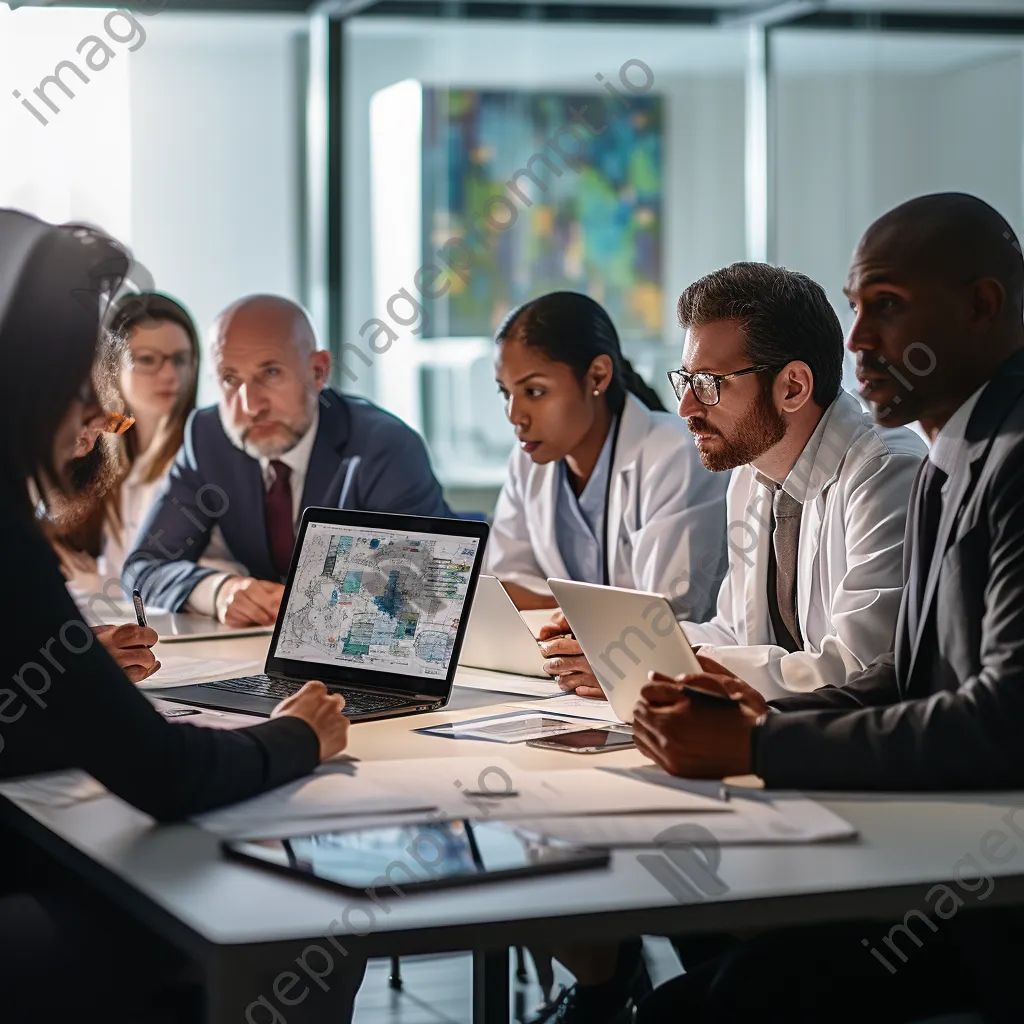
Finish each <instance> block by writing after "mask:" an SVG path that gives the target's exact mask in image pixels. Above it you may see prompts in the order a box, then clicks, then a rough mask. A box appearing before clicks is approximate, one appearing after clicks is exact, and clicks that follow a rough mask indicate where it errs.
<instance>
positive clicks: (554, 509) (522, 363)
mask: <svg viewBox="0 0 1024 1024" xmlns="http://www.w3.org/2000/svg"><path fill="white" fill-rule="evenodd" d="M496 345H497V350H496V355H495V376H496V379H497V382H498V390H499V392H500V393H501V395H502V397H503V399H504V401H505V412H506V415H507V416H508V419H509V422H510V423H511V424H512V426H513V427H514V428H515V433H516V442H517V446H516V449H515V451H513V453H512V455H511V458H510V459H509V466H508V478H507V479H506V481H505V485H504V487H503V488H502V491H501V496H500V497H499V499H498V504H497V508H496V509H495V514H494V524H493V526H492V529H491V535H490V539H489V540H488V549H487V559H486V565H487V571H488V572H490V573H492V574H493V575H495V576H497V577H498V579H500V580H501V581H502V583H503V584H504V585H505V588H506V589H507V590H508V592H509V594H510V596H511V597H512V599H513V600H514V601H515V603H516V605H517V606H518V607H519V608H520V609H523V610H525V609H530V608H553V607H555V604H556V602H555V600H554V598H553V597H552V595H551V591H550V589H549V588H548V585H547V582H546V581H547V579H548V578H549V577H559V578H563V579H574V580H578V581H581V582H588V583H599V584H610V585H612V586H618V587H629V588H632V589H638V590H649V591H654V592H657V593H663V594H665V595H666V596H668V597H669V598H670V599H671V600H672V602H673V606H674V608H675V609H676V612H677V614H679V615H685V617H687V618H690V619H693V620H696V621H702V620H704V619H706V618H707V617H708V616H710V614H711V613H712V612H713V610H714V607H715V596H716V594H717V591H718V584H719V582H720V580H721V579H722V577H723V576H724V575H725V565H726V520H725V492H726V487H727V485H728V474H724V473H719V474H714V473H710V472H708V471H707V470H706V469H704V467H703V466H702V465H701V462H700V458H699V456H698V452H697V449H696V446H695V445H694V443H693V440H692V439H691V437H690V433H689V431H688V430H687V427H686V423H685V422H684V421H683V420H681V419H680V418H679V417H678V416H676V415H674V414H671V413H668V412H665V411H664V408H663V406H662V405H661V402H660V401H659V400H658V396H657V395H656V394H655V393H654V392H653V391H652V390H651V388H650V387H648V386H647V385H646V384H645V383H644V381H643V380H642V379H641V378H640V377H639V376H638V375H637V374H636V372H635V371H634V370H633V368H632V367H631V366H630V365H629V363H628V361H627V360H626V359H624V358H623V356H622V351H621V349H620V347H619V338H618V334H617V333H616V330H615V327H614V325H613V324H612V322H611V319H610V318H609V316H608V314H607V313H606V312H605V310H604V309H603V308H602V307H601V306H600V305H599V304H598V303H596V302H595V301H594V300H593V299H590V298H588V297H587V296H585V295H580V294H578V293H575V292H553V293H551V294H549V295H544V296H542V297H541V298H539V299H534V300H533V301H531V302H527V303H526V304H525V305H523V306H520V307H519V308H518V309H516V310H514V311H513V312H512V313H510V314H509V316H508V317H507V318H506V320H505V322H504V323H503V324H502V325H501V327H500V328H499V330H498V333H497V337H496ZM697 565H700V566H701V569H700V571H695V572H694V580H693V583H692V584H691V581H690V570H691V566H697Z"/></svg>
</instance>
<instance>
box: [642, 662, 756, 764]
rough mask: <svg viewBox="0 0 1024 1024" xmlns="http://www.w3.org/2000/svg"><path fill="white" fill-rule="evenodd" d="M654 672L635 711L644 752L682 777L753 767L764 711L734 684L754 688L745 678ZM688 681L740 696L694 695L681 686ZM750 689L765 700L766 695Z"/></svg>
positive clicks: (726, 694) (698, 685) (693, 684)
mask: <svg viewBox="0 0 1024 1024" xmlns="http://www.w3.org/2000/svg"><path fill="white" fill-rule="evenodd" d="M708 660H709V661H710V659H708ZM650 678H651V681H650V682H649V683H648V684H647V685H646V686H645V687H644V688H643V690H641V691H640V700H639V701H638V702H637V705H636V708H635V709H634V711H633V742H634V743H635V744H636V746H637V749H638V750H639V751H640V752H641V753H642V754H643V755H644V756H645V757H648V758H650V759H651V760H652V761H654V762H655V763H656V764H659V765H661V767H662V768H664V769H665V771H667V772H668V773H669V774H670V775H678V776H681V777H683V778H691V779H721V778H725V777H726V776H727V775H747V774H749V773H750V771H751V764H750V735H751V732H752V730H753V728H754V723H755V722H756V721H757V720H758V718H760V717H761V714H763V711H760V710H757V709H756V707H755V705H756V702H755V701H753V700H752V699H750V698H749V695H748V694H747V693H746V692H745V691H740V690H738V689H736V687H735V684H736V683H741V684H742V686H743V687H746V688H747V689H750V688H749V687H747V686H746V683H742V680H738V679H736V677H735V676H729V675H718V674H711V673H708V672H703V673H700V674H699V675H698V674H694V675H681V676H676V678H675V679H672V678H671V677H669V676H666V675H662V674H661V673H659V672H652V673H651V677H650ZM684 685H689V686H696V687H700V688H701V689H704V690H711V691H713V692H715V693H720V694H723V695H724V696H733V697H736V698H738V699H737V700H736V707H735V708H719V707H713V706H710V705H708V704H704V703H699V702H695V701H692V700H690V698H689V697H687V696H686V695H685V694H684V693H683V692H682V687H683V686H684ZM752 692H753V693H755V694H756V695H757V697H758V698H759V700H760V701H761V703H762V704H764V698H762V697H761V695H760V694H758V693H757V691H756V690H754V691H752ZM764 707H765V709H767V705H766V704H765V705H764Z"/></svg>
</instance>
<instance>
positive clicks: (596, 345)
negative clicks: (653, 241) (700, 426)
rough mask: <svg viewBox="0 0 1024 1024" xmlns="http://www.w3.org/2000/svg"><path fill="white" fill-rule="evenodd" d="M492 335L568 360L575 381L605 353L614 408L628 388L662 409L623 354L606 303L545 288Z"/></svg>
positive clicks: (619, 405) (618, 406) (622, 401)
mask: <svg viewBox="0 0 1024 1024" xmlns="http://www.w3.org/2000/svg"><path fill="white" fill-rule="evenodd" d="M494 340H495V342H496V343H498V344H500V343H502V342H504V341H521V342H522V343H523V344H524V345H529V346H531V347H533V348H539V349H541V350H542V351H543V352H544V354H545V355H546V356H547V357H548V359H550V360H552V362H556V363H565V364H566V365H567V366H569V367H570V368H571V369H572V371H573V373H574V374H575V375H576V379H577V380H579V381H582V380H583V378H584V377H585V376H586V375H587V371H588V370H589V369H590V364H591V363H592V362H593V361H594V360H595V359H596V358H597V357H598V356H608V358H609V359H611V361H612V381H611V384H609V385H608V390H607V391H606V392H605V396H606V398H607V400H608V405H609V407H610V408H611V410H612V412H613V413H615V414H616V415H619V414H621V412H622V408H623V406H624V405H625V402H626V394H627V392H628V393H629V394H632V395H636V397H637V398H639V399H640V401H641V402H643V404H644V405H645V406H647V408H648V409H653V410H655V411H664V409H665V406H664V405H662V404H661V399H660V398H658V395H657V393H656V392H655V391H654V389H653V388H652V387H650V385H648V384H647V382H646V381H645V380H644V379H643V378H642V377H641V376H640V374H638V373H637V372H636V370H634V369H633V367H632V366H631V365H630V362H629V360H628V359H626V358H625V357H624V356H623V354H622V349H621V347H620V345H619V335H618V332H617V331H616V330H615V325H614V324H613V323H612V321H611V317H609V316H608V314H607V312H606V311H605V309H604V307H603V306H601V305H600V304H599V303H597V302H595V301H594V300H593V299H591V298H589V297H588V296H586V295H581V294H580V293H579V292H549V293H548V294H547V295H542V296H541V297H540V298H538V299H531V300H530V301H529V302H525V303H523V305H521V306H519V308H518V309H514V310H512V312H511V313H509V315H508V316H507V317H505V319H504V321H503V322H502V324H501V326H500V327H499V328H498V333H497V334H496V335H495V338H494Z"/></svg>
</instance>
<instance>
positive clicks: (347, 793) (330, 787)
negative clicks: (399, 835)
mask: <svg viewBox="0 0 1024 1024" xmlns="http://www.w3.org/2000/svg"><path fill="white" fill-rule="evenodd" d="M431 810H433V804H432V803H431V801H430V800H425V799H423V798H421V797H418V796H416V795H415V794H413V795H409V794H405V793H402V792H401V790H398V789H389V788H387V787H386V786H381V785H378V784H376V783H374V782H371V781H370V780H368V779H365V778H360V777H359V775H358V773H357V772H355V771H353V772H351V773H349V772H339V771H333V772H324V773H318V774H316V775H312V776H307V777H306V778H304V779H299V780H298V781H296V782H291V783H289V784H288V785H286V786H280V787H279V788H278V789H274V790H271V791H270V792H269V793H263V794H261V795H260V796H257V797H253V799H251V800H244V801H243V802H242V803H239V804H233V805H232V806H231V807H223V808H220V809H219V810H216V811H207V812H206V813H205V814H200V815H198V816H197V817H195V818H194V819H193V820H194V821H195V823H196V824H197V825H200V826H202V827H203V828H205V829H207V830H208V831H210V832H215V833H216V834H217V835H219V836H224V837H231V836H261V837H266V838H270V837H272V836H278V837H283V836H288V835H299V834H302V833H304V832H306V833H308V832H312V831H326V830H328V829H329V828H338V827H344V824H345V821H346V819H348V818H354V817H357V816H363V817H365V816H372V815H391V814H398V813H402V812H404V813H411V812H415V813H416V814H417V816H418V817H424V816H426V814H427V813H428V812H430V811H431Z"/></svg>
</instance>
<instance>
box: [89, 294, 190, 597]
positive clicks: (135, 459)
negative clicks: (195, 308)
mask: <svg viewBox="0 0 1024 1024" xmlns="http://www.w3.org/2000/svg"><path fill="white" fill-rule="evenodd" d="M110 326H111V332H112V333H113V334H114V335H115V336H116V337H118V338H121V339H123V343H124V344H123V347H120V348H119V349H117V350H115V352H113V353H111V359H112V361H113V365H111V367H110V369H111V370H112V371H113V374H114V375H115V379H116V381H117V385H118V389H119V391H120V393H121V396H122V397H123V400H124V405H125V408H126V409H127V410H128V412H129V413H130V414H131V415H132V416H134V417H135V425H134V426H133V427H132V429H131V430H129V431H128V432H127V433H126V434H125V435H124V449H125V455H126V457H127V461H128V465H129V466H130V467H131V468H130V469H129V472H128V476H127V477H126V478H125V480H124V482H123V483H122V484H121V486H120V487H119V488H117V489H116V490H115V491H114V492H112V493H111V494H110V495H109V496H108V498H107V502H106V508H105V520H106V522H105V530H104V543H103V553H102V558H101V560H100V566H99V568H100V574H101V577H103V578H106V577H113V578H120V576H121V569H122V567H123V566H124V560H125V557H126V555H127V554H128V551H129V550H130V548H131V544H132V541H134V539H135V536H136V534H137V533H138V532H139V527H140V526H141V525H142V521H143V519H144V518H145V516H146V513H147V512H148V511H149V507H150V505H152V503H153V498H154V496H155V495H156V492H157V490H158V488H159V487H160V485H161V483H163V480H164V477H165V476H166V475H167V470H168V469H170V466H171V463H172V462H173V461H174V456H175V455H176V454H177V451H178V449H179V448H180V447H181V442H182V439H183V438H184V436H185V421H186V420H187V419H188V417H189V414H190V413H191V412H192V410H193V409H195V407H196V392H197V390H198V386H199V334H198V332H197V331H196V326H195V324H194V323H193V321H192V317H191V316H189V314H188V312H187V310H186V309H185V308H184V307H183V306H182V305H180V304H179V303H178V302H175V300H174V299H172V298H170V297H169V296H167V295H160V294H158V293H155V292H148V293H143V294H139V295H127V296H125V297H124V298H123V299H121V300H120V301H119V302H118V304H117V307H116V309H115V311H114V315H113V318H112V320H111V325H110Z"/></svg>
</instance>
